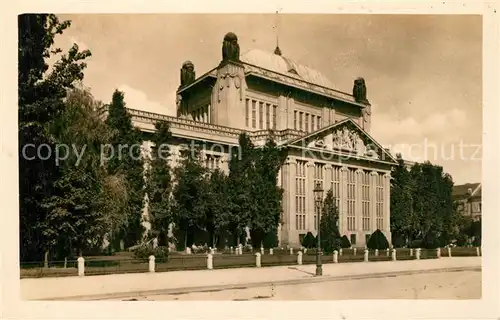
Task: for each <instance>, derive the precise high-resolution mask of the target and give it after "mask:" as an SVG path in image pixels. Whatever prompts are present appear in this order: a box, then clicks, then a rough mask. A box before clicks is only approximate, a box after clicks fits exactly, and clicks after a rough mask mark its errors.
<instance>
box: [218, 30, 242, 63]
mask: <svg viewBox="0 0 500 320" xmlns="http://www.w3.org/2000/svg"><path fill="white" fill-rule="evenodd" d="M222 61H240V45H239V44H238V37H237V36H236V34H234V33H232V32H229V33H227V34H226V35H225V36H224V41H223V42H222Z"/></svg>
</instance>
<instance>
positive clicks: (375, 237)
mask: <svg viewBox="0 0 500 320" xmlns="http://www.w3.org/2000/svg"><path fill="white" fill-rule="evenodd" d="M366 246H367V247H368V249H371V250H375V249H378V250H385V249H387V248H389V241H387V238H386V237H385V235H384V233H383V232H382V231H380V230H379V229H377V230H375V232H374V233H373V234H372V235H371V236H370V239H368V243H367V244H366Z"/></svg>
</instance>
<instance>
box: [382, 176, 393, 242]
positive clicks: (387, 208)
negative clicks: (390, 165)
mask: <svg viewBox="0 0 500 320" xmlns="http://www.w3.org/2000/svg"><path fill="white" fill-rule="evenodd" d="M390 197H391V174H390V173H386V174H384V224H383V227H384V230H383V231H384V233H385V236H386V237H387V240H388V241H389V244H392V241H391V221H390V219H391V200H390Z"/></svg>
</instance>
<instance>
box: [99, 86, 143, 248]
mask: <svg viewBox="0 0 500 320" xmlns="http://www.w3.org/2000/svg"><path fill="white" fill-rule="evenodd" d="M106 124H107V125H108V126H109V128H110V129H111V130H112V132H113V136H112V137H111V139H110V145H111V146H112V148H111V150H110V151H111V153H110V154H109V155H108V159H109V160H108V161H107V169H108V173H109V174H113V175H114V174H122V175H123V176H124V177H125V180H126V186H127V193H128V203H129V207H128V208H129V209H128V210H127V211H126V213H125V214H126V216H127V226H126V228H122V229H121V230H119V232H118V236H119V237H120V238H122V239H123V240H124V241H125V245H126V246H132V245H134V244H136V243H137V242H138V241H140V240H141V239H142V233H143V231H144V230H143V226H142V211H143V207H144V197H145V183H144V160H143V158H142V150H141V146H142V138H141V133H140V131H139V130H138V129H134V127H133V126H132V120H131V116H130V114H128V112H127V110H126V107H125V101H124V95H123V93H122V92H120V91H118V90H115V92H114V93H113V98H112V102H111V104H110V105H109V106H108V117H107V119H106Z"/></svg>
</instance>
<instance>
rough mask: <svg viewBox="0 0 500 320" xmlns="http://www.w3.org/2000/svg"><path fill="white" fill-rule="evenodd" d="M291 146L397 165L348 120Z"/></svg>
mask: <svg viewBox="0 0 500 320" xmlns="http://www.w3.org/2000/svg"><path fill="white" fill-rule="evenodd" d="M286 144H287V145H289V146H295V147H300V148H307V149H310V150H312V151H314V150H317V151H321V152H325V151H326V152H332V153H339V154H346V155H351V156H355V157H357V158H365V159H367V160H373V161H383V162H390V163H394V164H397V160H396V159H395V158H394V157H393V156H392V155H391V154H390V152H387V151H386V150H385V149H384V147H382V146H381V145H380V144H379V143H378V142H377V141H375V139H373V138H372V137H371V136H370V135H369V134H368V133H366V132H365V131H364V130H363V129H362V128H361V127H360V126H359V125H358V124H357V123H356V122H354V121H353V120H352V119H350V118H347V119H345V120H342V121H339V122H337V123H334V124H332V125H330V126H327V127H325V128H323V129H320V130H317V131H315V132H312V133H310V134H308V135H306V136H302V137H299V138H295V139H292V140H290V141H288V142H287V143H286Z"/></svg>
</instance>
